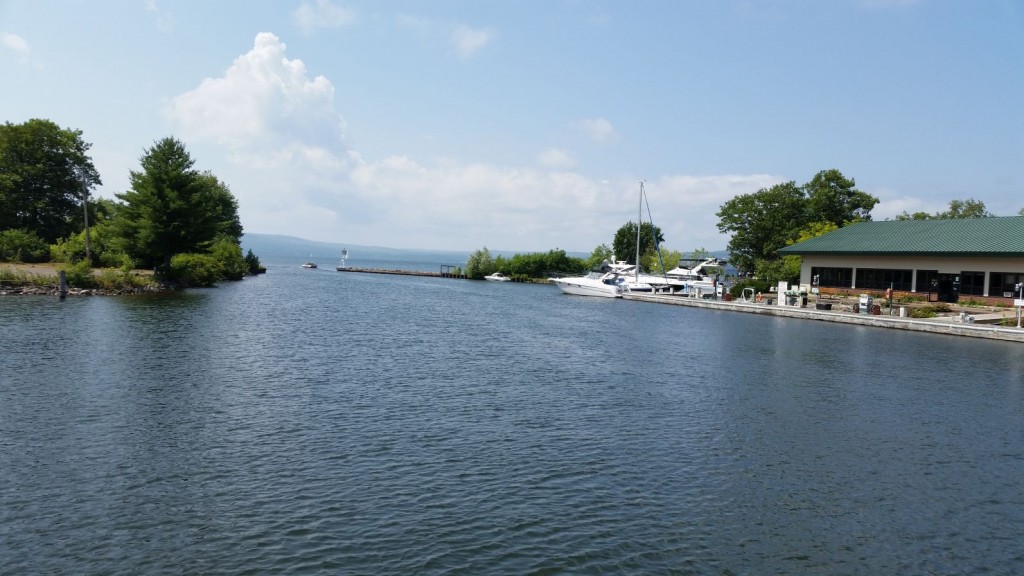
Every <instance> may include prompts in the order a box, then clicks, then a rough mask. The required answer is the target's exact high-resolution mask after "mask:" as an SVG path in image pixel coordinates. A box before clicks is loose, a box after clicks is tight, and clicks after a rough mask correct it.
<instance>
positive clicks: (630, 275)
mask: <svg viewBox="0 0 1024 576" xmlns="http://www.w3.org/2000/svg"><path fill="white" fill-rule="evenodd" d="M609 266H611V269H612V270H613V271H615V272H616V273H617V274H619V276H622V278H623V285H624V286H625V287H626V289H627V290H628V291H629V292H659V291H662V290H668V285H669V282H668V280H667V279H665V278H663V277H661V276H652V275H650V274H644V273H643V272H638V271H637V269H636V266H635V265H633V264H630V263H628V262H625V261H622V260H619V261H617V262H615V263H614V264H609Z"/></svg>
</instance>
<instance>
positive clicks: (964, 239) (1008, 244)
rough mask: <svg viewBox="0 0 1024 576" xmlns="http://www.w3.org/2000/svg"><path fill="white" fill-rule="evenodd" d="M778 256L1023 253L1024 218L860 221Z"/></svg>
mask: <svg viewBox="0 0 1024 576" xmlns="http://www.w3.org/2000/svg"><path fill="white" fill-rule="evenodd" d="M779 254H782V255H783V256H792V255H809V254H835V255H875V254H878V255H880V254H888V255H895V254H906V255H917V256H997V257H1000V256H1001V257H1024V216H999V217H990V218H967V219H959V220H886V221H882V222H859V223H857V224H851V225H849V226H846V227H843V228H840V229H839V230H836V231H835V232H830V233H828V234H824V235H822V236H818V237H817V238H811V239H810V240H806V241H804V242H799V243H797V244H793V245H792V246H786V247H785V248H783V249H781V250H779Z"/></svg>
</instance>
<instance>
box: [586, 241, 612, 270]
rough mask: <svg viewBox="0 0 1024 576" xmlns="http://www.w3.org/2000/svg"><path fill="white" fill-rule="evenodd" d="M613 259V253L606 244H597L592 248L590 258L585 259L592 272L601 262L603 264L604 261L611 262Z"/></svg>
mask: <svg viewBox="0 0 1024 576" xmlns="http://www.w3.org/2000/svg"><path fill="white" fill-rule="evenodd" d="M613 258H615V253H614V252H612V249H611V247H610V246H608V245H607V244H599V245H598V246H597V247H595V248H594V251H593V252H591V253H590V257H589V258H587V266H588V267H590V269H591V270H593V269H595V268H597V267H598V266H600V265H601V262H604V261H605V260H607V261H609V262H611V261H612V259H613Z"/></svg>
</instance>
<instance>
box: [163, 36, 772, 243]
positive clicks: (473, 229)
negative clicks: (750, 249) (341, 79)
mask: <svg viewBox="0 0 1024 576" xmlns="http://www.w3.org/2000/svg"><path fill="white" fill-rule="evenodd" d="M334 98H335V94H334V86H333V84H332V83H331V81H330V80H328V79H327V78H325V77H323V76H314V75H313V74H311V73H310V71H308V70H307V69H306V66H305V65H304V64H303V62H302V61H301V60H298V59H293V58H289V57H288V55H287V54H286V46H285V44H284V43H283V42H281V40H280V39H278V38H277V37H276V36H274V35H273V34H269V33H261V34H259V35H257V36H256V39H255V41H254V43H253V46H252V48H251V49H250V50H248V51H246V52H245V53H243V54H242V55H240V56H239V57H238V58H236V59H235V60H234V62H232V63H231V65H230V66H229V67H228V68H227V69H226V71H225V72H224V73H223V74H222V75H220V76H218V77H214V78H206V79H204V80H202V81H201V82H200V83H199V85H198V86H197V87H196V88H195V89H193V90H191V91H189V92H186V93H184V94H181V95H179V96H177V97H176V98H173V99H172V100H171V101H170V102H169V103H168V105H167V108H166V112H167V115H168V118H169V120H170V121H171V122H172V124H173V125H174V126H175V129H176V132H175V134H176V135H177V136H178V137H179V138H182V139H183V141H185V143H186V145H188V146H189V148H190V150H193V149H196V146H197V145H201V146H204V147H205V148H204V150H203V152H204V153H203V154H197V156H196V158H197V164H199V165H200V166H210V165H211V164H212V165H214V166H216V168H215V169H214V172H215V173H216V175H217V176H218V177H219V178H221V179H222V180H224V181H225V182H226V183H228V185H229V186H230V187H231V190H232V192H233V193H234V194H235V195H236V197H237V198H238V199H239V215H240V217H241V218H242V221H243V223H244V225H245V228H246V230H248V231H251V232H263V233H278V234H289V235H294V236H301V237H304V238H308V239H311V240H321V241H336V242H345V243H350V244H371V245H373V244H375V245H381V246H392V247H396V248H416V247H420V248H432V249H452V250H473V249H476V248H480V247H482V246H488V247H489V248H492V249H499V250H502V249H503V250H537V251H547V250H550V249H552V248H562V249H565V250H569V251H585V252H589V251H590V250H592V249H593V248H594V247H595V246H597V245H599V244H607V243H610V242H611V237H612V235H614V232H615V231H616V230H617V229H618V228H619V227H620V226H621V225H622V224H624V223H625V222H626V221H629V220H635V218H636V198H637V197H636V193H637V186H638V185H637V182H636V180H634V179H630V178H628V177H622V178H617V179H615V180H604V179H600V180H599V179H594V178H591V177H589V176H587V175H585V174H582V173H579V172H577V171H575V169H574V165H575V160H574V158H573V157H572V155H571V154H570V153H569V151H567V150H564V149H560V148H549V149H547V150H544V151H543V152H541V153H540V154H539V155H538V157H537V162H536V165H533V166H507V165H498V164H492V163H481V162H474V161H472V159H470V160H468V161H467V160H463V159H457V158H451V157H446V158H444V159H443V160H429V161H425V160H423V159H420V158H416V157H412V156H402V155H391V156H385V157H383V159H369V160H367V159H364V158H362V157H361V156H360V154H359V153H358V152H357V151H355V150H351V149H349V148H348V146H347V145H346V143H345V141H344V131H345V126H344V122H343V121H342V119H341V116H340V115H339V114H338V113H337V112H336V110H335V102H334ZM584 126H585V127H586V128H587V129H588V130H589V133H591V134H592V135H593V136H594V137H595V138H597V139H598V140H603V141H609V140H614V138H615V130H614V128H613V127H612V125H611V123H610V122H608V121H607V120H604V119H600V118H598V119H592V120H589V121H587V122H586V123H584ZM211 154H223V155H224V157H225V159H226V161H223V162H219V163H218V162H217V161H216V160H214V161H212V162H211V158H210V157H209V156H210V155H211ZM781 180H782V179H781V178H774V177H771V176H707V177H687V176H670V177H664V178H661V179H659V180H655V181H651V182H649V183H648V185H647V190H648V194H649V198H650V204H651V209H652V211H653V217H654V221H655V224H656V225H658V226H659V227H661V228H662V230H663V231H664V232H665V236H666V239H667V241H668V243H667V245H668V246H670V247H672V248H674V249H677V250H687V251H688V250H692V249H694V248H697V247H706V248H708V249H719V248H722V247H724V245H725V243H726V240H724V239H722V238H721V237H720V236H719V235H718V234H717V230H716V228H715V216H714V214H715V212H716V211H717V210H718V207H719V206H720V205H721V204H722V203H724V202H725V201H726V200H728V199H729V198H731V197H733V196H735V195H737V194H745V193H750V192H753V191H756V190H757V189H759V188H762V187H766V186H770V185H771V184H774V183H777V182H779V181H781Z"/></svg>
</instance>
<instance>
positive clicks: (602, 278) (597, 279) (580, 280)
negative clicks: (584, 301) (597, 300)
mask: <svg viewBox="0 0 1024 576" xmlns="http://www.w3.org/2000/svg"><path fill="white" fill-rule="evenodd" d="M550 280H551V282H552V283H553V284H555V285H556V286H558V288H559V289H560V290H561V291H562V292H563V293H565V294H575V295H577V296H601V297H604V298H622V295H623V294H624V293H626V291H627V289H626V286H625V279H624V278H623V277H622V276H620V275H619V274H618V273H617V272H615V271H614V270H611V269H610V268H606V267H605V266H602V267H601V269H598V270H593V271H591V272H590V273H589V274H587V275H586V276H570V277H567V278H550Z"/></svg>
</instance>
